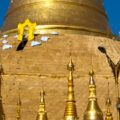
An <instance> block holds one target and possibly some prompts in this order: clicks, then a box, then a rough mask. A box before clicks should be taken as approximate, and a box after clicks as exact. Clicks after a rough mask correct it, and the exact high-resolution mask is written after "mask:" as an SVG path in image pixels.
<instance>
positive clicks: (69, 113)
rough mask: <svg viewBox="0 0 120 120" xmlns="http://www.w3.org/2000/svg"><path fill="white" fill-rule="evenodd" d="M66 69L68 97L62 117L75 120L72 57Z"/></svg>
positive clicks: (66, 119)
mask: <svg viewBox="0 0 120 120" xmlns="http://www.w3.org/2000/svg"><path fill="white" fill-rule="evenodd" d="M67 69H68V70H69V78H68V99H67V102H66V104H67V105H66V108H65V113H64V119H65V120H77V119H78V117H77V110H76V105H75V99H74V85H73V75H72V73H73V70H74V65H73V62H72V59H71V60H70V62H69V64H68V66H67Z"/></svg>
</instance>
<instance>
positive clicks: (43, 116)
mask: <svg viewBox="0 0 120 120" xmlns="http://www.w3.org/2000/svg"><path fill="white" fill-rule="evenodd" d="M44 95H45V91H44V90H43V89H42V90H41V92H40V96H41V98H40V104H39V109H38V114H37V118H36V120H48V118H47V112H46V111H45V98H44Z"/></svg>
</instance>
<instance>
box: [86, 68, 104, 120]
mask: <svg viewBox="0 0 120 120" xmlns="http://www.w3.org/2000/svg"><path fill="white" fill-rule="evenodd" d="M89 75H90V81H89V103H88V106H87V109H86V111H85V114H84V120H103V113H102V111H101V109H100V107H99V105H98V103H97V97H96V85H95V81H94V79H93V76H94V72H93V70H90V72H89Z"/></svg>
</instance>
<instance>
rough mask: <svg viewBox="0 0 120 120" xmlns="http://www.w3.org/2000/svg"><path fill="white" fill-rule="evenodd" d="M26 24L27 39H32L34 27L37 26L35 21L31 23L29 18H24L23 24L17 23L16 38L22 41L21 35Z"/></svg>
mask: <svg viewBox="0 0 120 120" xmlns="http://www.w3.org/2000/svg"><path fill="white" fill-rule="evenodd" d="M26 26H28V35H27V36H28V40H33V39H34V35H33V32H34V29H35V27H36V26H37V25H36V23H31V22H30V20H29V19H26V20H25V22H24V23H23V24H21V23H19V24H18V32H19V35H18V38H17V39H18V40H20V41H22V39H23V35H24V28H25V27H26Z"/></svg>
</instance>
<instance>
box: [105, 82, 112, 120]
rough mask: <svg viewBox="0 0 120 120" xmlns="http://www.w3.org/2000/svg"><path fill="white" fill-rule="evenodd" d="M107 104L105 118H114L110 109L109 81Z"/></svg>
mask: <svg viewBox="0 0 120 120" xmlns="http://www.w3.org/2000/svg"><path fill="white" fill-rule="evenodd" d="M106 106H107V113H106V117H105V120H113V117H112V113H111V110H110V107H111V100H110V97H109V83H108V98H107V100H106Z"/></svg>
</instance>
